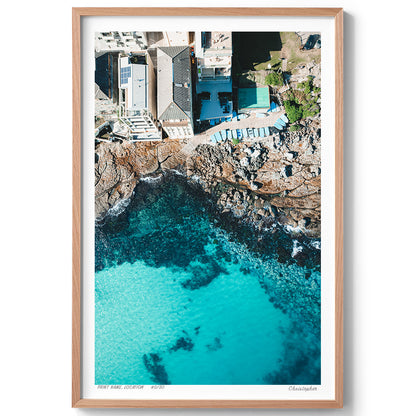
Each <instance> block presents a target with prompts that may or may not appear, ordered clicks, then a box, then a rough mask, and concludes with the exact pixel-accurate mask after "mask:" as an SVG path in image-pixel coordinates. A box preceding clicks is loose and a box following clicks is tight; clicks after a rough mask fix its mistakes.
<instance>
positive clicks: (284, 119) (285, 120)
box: [274, 114, 289, 130]
mask: <svg viewBox="0 0 416 416" xmlns="http://www.w3.org/2000/svg"><path fill="white" fill-rule="evenodd" d="M286 123H289V120H288V118H287V117H286V115H285V114H283V115H282V116H280V117H279V118H278V119H277V121H276V123H274V127H276V128H277V129H278V130H283V129H284V128H285V127H286Z"/></svg>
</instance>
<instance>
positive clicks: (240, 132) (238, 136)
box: [237, 129, 243, 140]
mask: <svg viewBox="0 0 416 416" xmlns="http://www.w3.org/2000/svg"><path fill="white" fill-rule="evenodd" d="M237 138H238V139H240V140H241V139H242V138H243V132H242V131H241V129H237Z"/></svg>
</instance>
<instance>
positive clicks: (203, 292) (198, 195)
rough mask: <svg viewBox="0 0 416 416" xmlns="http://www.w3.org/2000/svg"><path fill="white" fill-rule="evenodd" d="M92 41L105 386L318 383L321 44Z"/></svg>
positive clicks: (174, 38) (274, 37) (247, 39)
mask: <svg viewBox="0 0 416 416" xmlns="http://www.w3.org/2000/svg"><path fill="white" fill-rule="evenodd" d="M94 35H95V39H94V51H92V50H91V51H90V52H89V53H94V54H95V55H94V59H95V72H94V82H95V85H94V93H95V114H94V126H95V139H91V140H95V144H94V146H95V152H94V153H95V154H94V157H95V160H94V169H95V189H94V192H95V196H94V198H95V199H94V200H95V224H94V227H95V238H94V240H95V243H94V244H95V260H94V264H95V274H94V314H95V316H94V383H95V385H96V386H121V385H124V386H126V385H132V386H133V385H158V386H165V385H291V386H294V387H293V388H294V389H296V386H302V385H308V386H310V388H311V389H313V386H319V385H320V384H321V379H322V377H321V370H322V369H321V318H322V316H321V33H320V32H270V31H264V32H262V31H256V32H253V31H241V32H237V31H233V32H231V31H212V32H208V31H205V32H202V31H201V32H197V31H192V32H186V31H184V32H174V31H168V32H150V31H145V32H143V31H130V32H123V31H108V32H95V34H94ZM322 47H323V48H324V47H325V46H324V45H322ZM91 137H92V135H91Z"/></svg>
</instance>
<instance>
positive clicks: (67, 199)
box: [0, 0, 416, 416]
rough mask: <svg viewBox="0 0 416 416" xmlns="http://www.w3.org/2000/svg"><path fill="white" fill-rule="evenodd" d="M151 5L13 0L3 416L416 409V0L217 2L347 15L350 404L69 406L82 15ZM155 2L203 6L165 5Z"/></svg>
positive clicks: (4, 71) (5, 27)
mask: <svg viewBox="0 0 416 416" xmlns="http://www.w3.org/2000/svg"><path fill="white" fill-rule="evenodd" d="M141 3H142V2H140V1H136V2H134V1H125V2H123V3H122V4H120V3H119V2H115V1H107V0H100V1H89V2H81V1H79V2H65V3H64V2H57V1H48V0H38V1H36V2H32V1H27V0H24V1H11V0H9V1H7V2H4V4H2V9H1V38H2V39H1V45H2V48H1V49H2V59H1V65H0V71H1V78H0V80H1V89H0V97H1V104H2V113H1V130H0V141H1V144H0V178H1V183H2V187H1V188H2V189H1V191H0V195H1V204H0V209H1V216H0V218H1V226H0V235H1V240H0V241H1V250H0V256H1V259H2V260H1V266H0V271H1V291H0V296H1V298H0V308H1V310H0V312H1V313H0V316H1V335H2V336H1V341H0V348H1V355H0V357H1V367H0V383H1V390H0V391H1V397H2V401H1V407H2V409H3V410H2V411H1V412H2V413H3V414H5V415H37V414H42V415H45V416H49V415H60V416H64V415H75V414H76V415H88V414H94V415H97V414H106V415H121V414H124V413H125V412H128V413H130V414H132V413H135V414H143V415H145V414H146V415H148V414H149V415H157V414H162V413H163V414H172V415H173V414H175V415H179V414H181V415H182V414H185V415H186V414H188V415H190V414H194V413H200V414H205V415H214V414H216V415H225V414H235V415H236V414H246V415H257V414H263V413H264V414H271V413H279V414H281V415H289V414H290V415H293V416H294V415H300V414H311V415H312V414H313V415H318V414H326V415H333V414H344V415H348V416H350V415H354V416H361V415H363V416H372V415H377V416H383V415H391V414H397V415H402V414H403V415H410V414H412V412H414V404H413V406H412V402H413V401H414V392H415V388H416V382H415V380H416V377H415V373H416V366H415V361H416V360H415V354H416V343H415V336H414V333H415V327H416V325H415V318H416V313H415V303H416V301H415V298H416V295H415V289H416V284H415V280H416V272H415V260H416V252H415V250H416V245H415V237H416V227H415V221H416V203H415V198H414V194H415V167H414V165H415V153H416V135H415V132H414V131H415V130H414V127H413V124H414V120H415V118H416V105H415V103H414V102H415V95H416V94H415V93H416V88H415V85H416V81H415V78H416V72H415V66H414V62H415V59H414V56H415V51H416V42H415V36H414V34H415V23H416V21H415V20H414V19H415V14H414V12H415V11H416V10H415V9H416V8H415V6H414V2H412V1H410V0H409V1H404V0H397V1H394V2H380V1H375V0H371V1H364V0H345V1H325V0H319V1H318V0H317V1H285V2H278V1H274V2H273V1H264V0H258V1H256V2H253V1H247V0H239V1H238V2H237V1H234V2H231V1H224V0H212V1H211V3H210V5H211V6H227V5H239V6H255V7H260V6H327V7H330V6H341V7H344V9H345V12H346V16H345V152H344V155H345V234H346V237H345V245H344V247H345V407H344V409H343V410H327V411H318V410H315V411H309V410H308V411H297V410H293V411H290V410H282V411H276V410H268V411H267V410H266V411H260V410H246V411H241V410H235V411H230V410H228V411H226V410H217V411H214V410H202V411H200V412H196V411H195V410H188V411H183V410H172V411H167V410H164V411H161V410H152V411H150V410H129V411H122V410H107V411H104V410H81V409H77V410H74V409H71V408H70V391H71V360H70V358H71V7H72V6H113V5H116V4H117V5H118V6H132V5H136V6H137V5H141ZM382 4H383V5H382ZM143 5H147V6H155V5H176V6H178V5H181V6H186V5H197V3H196V2H195V1H189V0H186V1H181V2H179V1H171V2H168V1H163V2H162V1H157V0H154V1H153V2H152V3H151V4H150V3H149V2H146V3H145V4H143ZM201 5H202V4H201ZM413 414H414V413H413Z"/></svg>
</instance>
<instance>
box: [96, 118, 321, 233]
mask: <svg viewBox="0 0 416 416" xmlns="http://www.w3.org/2000/svg"><path fill="white" fill-rule="evenodd" d="M320 133H321V131H320V124H319V122H318V121H317V120H314V121H308V122H307V123H305V125H304V126H303V128H302V129H301V130H299V131H294V132H289V131H288V132H278V131H275V132H274V135H273V136H271V137H269V138H267V139H262V140H257V141H254V142H242V143H238V144H235V145H234V144H232V143H230V142H226V143H222V144H216V145H211V144H199V145H197V146H196V147H195V148H194V149H192V150H191V151H186V152H185V151H184V150H185V146H186V143H185V142H181V141H178V140H166V141H163V142H160V143H157V144H154V143H128V142H123V143H99V144H97V145H96V151H95V158H96V159H95V215H96V218H102V217H103V216H105V214H106V213H107V211H108V210H109V209H110V208H112V207H114V206H115V205H116V204H117V203H119V202H120V201H122V200H124V199H127V198H129V197H130V196H131V195H132V193H133V191H134V189H135V187H136V184H137V182H138V181H139V180H140V179H142V178H144V177H147V176H152V175H155V174H158V173H161V172H165V171H169V170H177V171H179V172H181V173H183V174H184V175H186V176H187V177H188V178H189V179H191V180H192V181H194V182H198V183H199V184H200V185H201V187H202V188H203V189H204V190H205V191H206V192H207V193H208V194H209V195H210V198H211V199H212V200H213V202H214V203H215V204H216V205H217V207H218V209H219V210H220V212H222V213H228V212H229V213H230V214H232V215H233V217H235V218H237V219H239V220H241V221H243V222H249V223H251V224H253V225H254V226H255V227H256V229H258V230H262V231H271V232H274V231H275V230H276V226H277V225H281V226H283V227H285V229H286V230H287V231H289V232H291V233H292V234H302V235H305V236H308V237H313V238H319V237H320V223H321V183H320V182H321V168H320V161H321V146H320V143H321V137H320V136H321V134H320Z"/></svg>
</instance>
